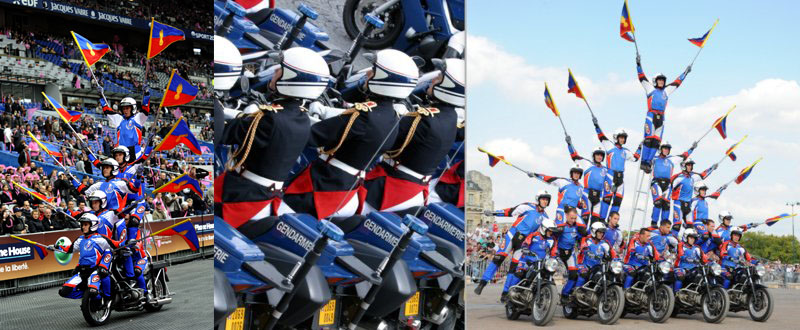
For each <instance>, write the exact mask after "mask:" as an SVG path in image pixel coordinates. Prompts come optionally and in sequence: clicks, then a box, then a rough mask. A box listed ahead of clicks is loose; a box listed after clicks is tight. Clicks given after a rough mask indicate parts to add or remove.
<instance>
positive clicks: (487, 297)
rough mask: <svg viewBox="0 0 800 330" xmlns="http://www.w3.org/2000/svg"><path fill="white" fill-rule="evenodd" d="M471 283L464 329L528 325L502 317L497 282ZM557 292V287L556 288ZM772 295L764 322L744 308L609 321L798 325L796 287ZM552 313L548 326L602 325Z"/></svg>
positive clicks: (669, 325)
mask: <svg viewBox="0 0 800 330" xmlns="http://www.w3.org/2000/svg"><path fill="white" fill-rule="evenodd" d="M474 289H475V284H473V283H470V284H468V285H467V287H466V290H467V329H503V330H512V329H532V328H535V326H534V325H533V324H531V318H530V316H528V315H522V316H520V318H519V319H518V320H516V321H510V320H508V319H506V314H505V308H504V305H501V304H500V292H501V290H502V285H501V284H489V285H487V286H486V287H485V288H484V289H483V293H481V295H480V296H477V295H475V293H473V292H472V291H473V290H474ZM558 290H559V292H560V290H561V287H559V288H558ZM770 293H771V294H772V299H773V300H775V309H774V310H773V312H772V317H770V319H769V320H767V322H765V323H760V322H754V321H753V320H751V319H750V315H749V314H748V313H747V312H739V313H728V316H727V317H726V318H725V320H724V321H722V323H720V324H709V323H706V322H705V321H703V316H702V315H701V314H694V315H683V314H681V315H678V317H673V318H670V319H669V320H667V322H665V323H663V324H655V323H652V322H650V319H649V318H648V317H647V315H645V314H641V315H629V316H627V317H626V318H623V319H620V320H619V322H617V323H616V324H614V325H613V328H614V329H636V330H643V329H651V328H660V329H680V330H687V329H726V330H727V329H751V330H752V329H798V324H800V312H798V309H797V301H798V300H800V290H793V289H770ZM557 307H558V309H557V310H556V314H555V316H554V317H553V321H552V322H551V323H550V324H549V326H550V327H555V328H558V329H586V328H590V327H598V328H599V327H604V326H603V325H602V324H600V323H599V322H598V321H597V316H594V317H592V318H591V319H587V318H586V317H579V318H578V319H577V320H568V319H566V318H564V316H563V314H562V313H561V306H560V305H558V306H557Z"/></svg>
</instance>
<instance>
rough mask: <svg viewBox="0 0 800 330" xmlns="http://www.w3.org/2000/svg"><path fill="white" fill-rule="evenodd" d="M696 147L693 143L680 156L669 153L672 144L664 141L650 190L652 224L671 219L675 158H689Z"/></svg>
mask: <svg viewBox="0 0 800 330" xmlns="http://www.w3.org/2000/svg"><path fill="white" fill-rule="evenodd" d="M695 147H696V144H695V145H692V148H690V149H689V150H688V151H686V152H684V153H683V154H681V155H678V156H670V155H669V153H670V151H671V150H672V145H671V144H669V142H667V141H664V143H662V144H661V146H660V147H659V150H660V151H661V152H660V153H659V154H658V156H657V157H656V158H655V159H653V181H652V184H651V186H650V192H651V194H652V196H653V214H652V217H651V219H650V225H651V226H653V227H655V226H656V225H657V224H658V222H659V221H661V220H668V219H669V199H668V198H669V196H670V192H671V187H670V180H671V179H672V170H673V169H674V168H675V163H674V160H673V159H674V158H678V157H679V158H681V160H684V159H686V158H688V157H689V155H691V154H692V151H694V148H695Z"/></svg>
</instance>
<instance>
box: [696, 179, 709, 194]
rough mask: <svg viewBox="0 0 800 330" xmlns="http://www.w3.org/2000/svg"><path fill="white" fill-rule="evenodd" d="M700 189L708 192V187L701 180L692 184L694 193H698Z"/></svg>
mask: <svg viewBox="0 0 800 330" xmlns="http://www.w3.org/2000/svg"><path fill="white" fill-rule="evenodd" d="M700 189H706V190H708V186H707V185H706V183H705V181H703V180H697V182H695V183H694V191H695V192H700Z"/></svg>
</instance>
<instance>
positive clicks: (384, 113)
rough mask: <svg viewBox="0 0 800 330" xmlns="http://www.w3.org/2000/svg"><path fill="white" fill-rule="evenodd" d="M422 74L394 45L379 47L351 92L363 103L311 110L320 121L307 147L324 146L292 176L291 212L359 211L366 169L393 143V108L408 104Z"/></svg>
mask: <svg viewBox="0 0 800 330" xmlns="http://www.w3.org/2000/svg"><path fill="white" fill-rule="evenodd" d="M418 78H419V69H418V68H417V65H416V63H415V62H414V60H412V59H411V57H409V56H408V55H406V54H405V53H403V52H400V51H398V50H395V49H385V50H381V51H379V52H377V53H376V54H375V56H374V57H372V67H371V68H369V69H367V71H366V74H365V75H364V79H363V82H362V80H358V82H357V83H356V87H354V88H352V89H351V92H349V93H348V94H350V95H348V97H350V98H351V100H357V101H359V102H357V103H355V105H354V106H353V107H352V108H349V109H347V110H344V111H339V110H342V109H335V108H319V109H318V107H314V108H315V109H314V110H312V111H311V112H312V113H311V114H312V115H317V114H318V115H319V117H320V119H322V120H321V121H320V122H318V123H316V124H314V125H313V126H312V127H311V137H310V139H309V145H310V146H314V147H318V148H320V150H321V151H320V157H319V159H317V160H315V161H314V162H312V163H311V164H310V165H308V166H307V167H306V168H305V169H303V170H301V171H300V172H299V174H298V175H296V176H295V177H294V178H292V179H291V180H290V182H289V185H288V188H287V189H286V192H285V194H284V199H283V201H284V203H285V204H286V205H288V206H289V207H290V209H291V210H293V212H298V213H308V214H311V215H314V216H316V217H317V218H318V219H324V218H328V217H331V216H335V217H348V216H352V215H354V214H361V213H362V211H363V209H364V200H365V198H366V195H367V194H366V193H367V190H366V188H364V185H363V181H364V179H365V175H366V171H367V170H369V167H370V166H371V164H372V162H373V161H374V160H375V159H376V158H375V157H377V155H381V154H383V153H385V152H387V151H389V150H390V149H391V148H392V146H393V145H394V142H395V140H396V138H397V135H398V133H397V132H398V129H397V127H398V125H397V123H398V118H397V112H396V110H395V107H396V106H403V107H405V106H404V105H402V104H399V102H400V101H401V100H403V99H405V98H407V97H408V96H409V95H410V94H411V92H412V91H413V90H414V87H415V86H416V84H417V79H418ZM353 93H360V95H353Z"/></svg>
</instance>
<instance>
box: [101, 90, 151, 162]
mask: <svg viewBox="0 0 800 330" xmlns="http://www.w3.org/2000/svg"><path fill="white" fill-rule="evenodd" d="M100 102H101V106H103V112H104V113H105V114H106V117H107V118H108V125H109V126H111V127H113V128H115V129H116V130H117V134H116V137H117V144H116V145H115V147H116V146H120V145H121V146H125V147H128V148H129V149H130V148H133V150H134V151H135V154H134V158H135V157H139V156H140V155H141V144H142V133H143V132H144V123H145V122H146V121H147V113H146V112H147V111H146V108H143V110H145V111H142V112H137V113H135V114H132V115H131V116H130V117H125V116H123V115H122V114H120V113H117V112H115V111H114V110H113V109H111V108H110V107H108V106H107V105H106V104H105V102H104V101H103V100H102V99H101V100H100Z"/></svg>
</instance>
